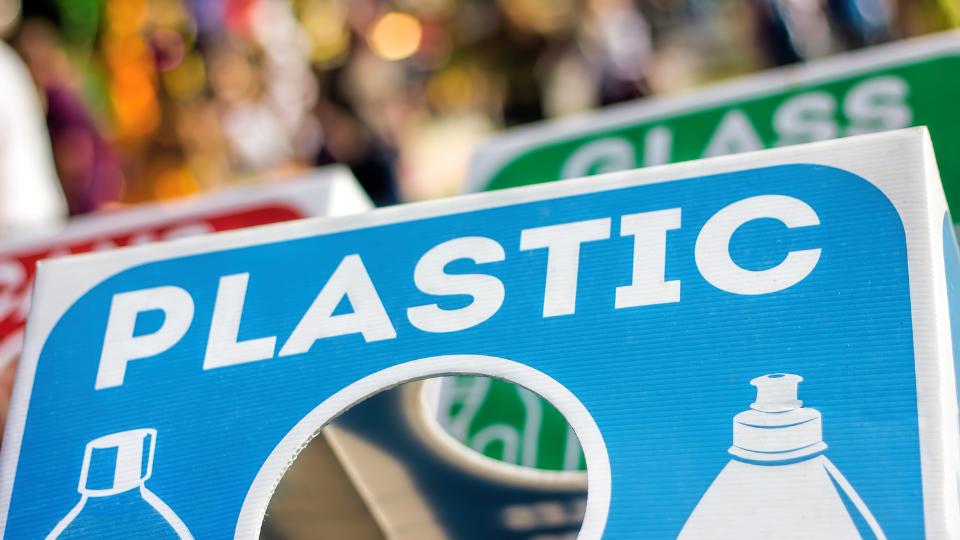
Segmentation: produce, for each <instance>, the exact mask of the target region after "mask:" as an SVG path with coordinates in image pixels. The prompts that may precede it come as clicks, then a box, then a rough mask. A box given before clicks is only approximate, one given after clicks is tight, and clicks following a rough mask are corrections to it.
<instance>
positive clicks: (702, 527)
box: [678, 373, 886, 540]
mask: <svg viewBox="0 0 960 540" xmlns="http://www.w3.org/2000/svg"><path fill="white" fill-rule="evenodd" d="M802 380H803V377H800V376H799V375H790V374H785V373H775V374H772V375H764V376H762V377H757V378H756V379H753V380H752V381H750V384H752V385H753V386H756V387H757V400H756V402H754V403H752V404H751V405H750V409H749V410H746V411H744V412H742V413H740V414H738V415H737V416H735V417H734V419H733V446H731V447H730V449H729V452H730V454H731V455H732V456H733V459H731V460H730V462H729V463H727V465H726V467H724V468H723V470H722V471H721V472H720V474H719V475H718V476H717V478H716V479H715V480H714V481H713V483H712V484H711V485H710V488H709V489H708V490H707V492H706V493H705V494H704V495H703V497H702V498H701V499H700V502H699V503H697V507H696V508H695V509H694V510H693V513H692V514H691V515H690V517H689V518H688V519H687V522H686V524H684V526H683V529H682V530H681V531H680V535H679V536H678V538H679V539H680V540H697V539H707V538H709V539H711V540H717V539H730V540H733V539H736V540H770V539H776V540H786V539H797V540H800V539H803V540H814V539H830V540H846V539H860V538H864V537H867V538H870V537H873V538H877V539H883V540H885V539H886V536H885V535H884V533H883V531H882V530H881V529H880V525H879V524H878V523H877V520H876V519H875V518H874V517H873V514H872V513H871V512H870V509H869V508H867V505H866V504H865V503H864V502H863V500H862V499H861V498H860V496H859V495H857V493H856V491H854V489H853V486H851V485H850V483H849V482H847V479H846V478H844V477H843V475H842V474H840V471H839V470H838V469H837V467H836V466H835V465H834V464H833V463H831V462H830V460H829V459H827V457H826V456H825V455H823V451H824V450H826V448H827V445H826V444H825V443H824V442H823V431H822V422H821V416H820V411H817V410H815V409H810V408H806V407H803V402H802V401H800V400H798V399H797V386H798V385H799V384H800V381H802ZM844 501H846V504H845V502H844ZM848 505H849V506H850V507H851V509H850V511H848V510H847V506H848ZM854 511H855V512H856V513H857V514H859V515H858V516H851V514H850V512H854ZM858 523H859V528H858Z"/></svg>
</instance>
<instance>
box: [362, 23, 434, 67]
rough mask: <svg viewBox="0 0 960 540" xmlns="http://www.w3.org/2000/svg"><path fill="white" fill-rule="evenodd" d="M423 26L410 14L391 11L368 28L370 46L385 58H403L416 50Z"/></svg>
mask: <svg viewBox="0 0 960 540" xmlns="http://www.w3.org/2000/svg"><path fill="white" fill-rule="evenodd" d="M422 36H423V28H422V27H421V25H420V21H418V20H417V18H416V17H414V16H412V15H408V14H406V13H400V12H396V11H392V12H390V13H387V14H386V15H384V16H383V17H381V18H380V20H378V21H377V22H376V23H375V24H374V25H373V28H372V29H371V30H370V34H369V36H368V37H367V41H369V43H370V48H371V49H373V52H375V53H377V54H378V55H379V56H380V57H382V58H384V59H386V60H403V59H404V58H408V57H410V56H411V55H412V54H413V53H415V52H417V49H418V48H419V47H420V39H421V37H422Z"/></svg>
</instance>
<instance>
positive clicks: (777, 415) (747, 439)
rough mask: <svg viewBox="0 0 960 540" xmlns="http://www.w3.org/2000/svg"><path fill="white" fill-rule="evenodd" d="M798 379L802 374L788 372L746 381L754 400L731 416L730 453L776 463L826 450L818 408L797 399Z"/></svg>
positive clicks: (751, 459) (800, 378)
mask: <svg viewBox="0 0 960 540" xmlns="http://www.w3.org/2000/svg"><path fill="white" fill-rule="evenodd" d="M802 381H803V377H801V376H799V375H793V374H789V373H773V374H770V375H763V376H761V377H757V378H756V379H753V380H752V381H750V384H752V385H753V386H755V387H756V388H757V399H756V401H754V402H753V403H751V404H750V409H748V410H746V411H744V412H742V413H740V414H738V415H736V416H735V417H734V418H733V446H731V447H730V450H729V452H730V454H731V455H733V456H734V457H736V458H740V459H743V460H747V461H756V462H780V461H792V460H797V459H802V458H806V457H810V456H813V455H815V454H819V453H820V452H823V451H824V450H826V448H827V445H826V443H824V442H823V421H822V418H821V415H820V411H818V410H816V409H811V408H808V407H804V406H803V402H802V401H800V400H799V399H797V398H798V386H799V384H800V382H802ZM771 464H773V463H771Z"/></svg>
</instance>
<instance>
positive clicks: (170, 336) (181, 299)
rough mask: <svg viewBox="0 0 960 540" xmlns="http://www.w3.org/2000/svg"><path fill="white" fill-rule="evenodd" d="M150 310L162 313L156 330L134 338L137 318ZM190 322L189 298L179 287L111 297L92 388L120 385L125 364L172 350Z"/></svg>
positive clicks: (191, 309)
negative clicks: (98, 364) (94, 382)
mask: <svg viewBox="0 0 960 540" xmlns="http://www.w3.org/2000/svg"><path fill="white" fill-rule="evenodd" d="M154 310H160V311H162V312H163V323H162V324H161V325H160V328H158V329H157V330H156V331H155V332H152V333H150V334H143V335H139V336H137V335H134V331H135V328H136V324H137V316H138V315H139V314H140V313H143V312H146V311H154ZM192 321H193V298H191V296H190V293H188V292H187V291H185V290H183V289H181V288H180V287H171V286H167V287H154V288H152V289H143V290H139V291H132V292H127V293H121V294H116V295H114V296H113V301H112V302H111V303H110V315H109V317H108V319H107V331H106V333H105V334H104V337H103V350H102V352H101V353H100V366H99V367H98V368H97V382H96V384H95V386H94V388H95V389H96V390H102V389H104V388H112V387H114V386H120V385H121V384H123V376H124V374H125V373H126V371H127V362H129V361H130V360H137V359H140V358H147V357H150V356H154V355H157V354H160V353H162V352H163V351H165V350H167V349H169V348H170V347H173V345H174V344H176V343H177V342H178V341H180V338H182V337H183V335H184V334H186V333H187V329H188V328H190V323H191V322H192Z"/></svg>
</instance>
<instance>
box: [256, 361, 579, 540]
mask: <svg viewBox="0 0 960 540" xmlns="http://www.w3.org/2000/svg"><path fill="white" fill-rule="evenodd" d="M568 430H569V431H568ZM571 456H573V457H571ZM586 499H587V489H586V474H585V465H584V459H583V455H582V451H581V450H580V445H579V442H578V440H577V437H576V435H575V434H574V433H573V430H572V429H570V428H569V426H568V425H567V423H566V421H565V419H564V418H563V415H562V414H561V413H560V412H559V411H557V410H556V409H555V408H553V407H552V406H550V404H549V403H548V402H547V401H546V400H545V399H543V398H541V397H540V396H539V395H537V394H535V393H533V392H531V391H529V390H526V389H524V388H522V387H520V386H518V385H515V384H513V383H509V382H506V381H502V380H499V379H493V378H490V377H479V376H469V377H468V376H456V377H436V378H431V379H425V380H421V381H416V382H410V383H406V384H402V385H400V386H397V387H394V388H392V389H389V390H386V391H383V392H380V393H378V394H375V395H373V396H371V397H369V398H367V399H365V400H363V401H361V402H360V403H358V404H356V405H355V406H353V407H352V408H350V409H349V410H347V411H346V412H344V413H342V414H341V415H340V416H338V417H337V418H336V419H335V420H334V421H333V422H331V423H330V424H328V425H327V426H326V427H324V428H323V429H322V430H321V432H320V436H318V437H316V438H315V439H313V440H312V441H311V442H310V443H309V444H308V445H307V446H306V447H305V448H304V449H303V451H302V452H301V453H300V454H299V455H298V456H297V459H296V460H295V461H294V462H293V464H292V466H291V467H290V468H289V469H288V470H287V472H286V473H285V474H284V476H283V478H282V479H281V481H280V483H279V485H278V486H277V489H276V491H275V493H274V495H273V497H272V499H271V500H270V503H269V506H268V508H267V513H266V519H265V520H264V522H263V527H262V528H261V536H260V537H261V539H264V540H298V539H301V538H303V539H306V538H310V539H317V538H338V539H340V538H351V539H360V540H363V539H371V540H373V539H381V538H391V539H397V540H406V539H411V540H412V539H424V538H437V539H461V538H471V539H472V538H504V539H512V538H516V539H518V540H519V539H521V538H523V539H526V538H531V537H538V536H541V535H546V536H545V537H549V538H563V539H567V538H569V539H571V540H572V539H574V538H576V537H577V533H578V531H579V530H580V525H581V523H582V521H583V516H584V511H585V508H586Z"/></svg>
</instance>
